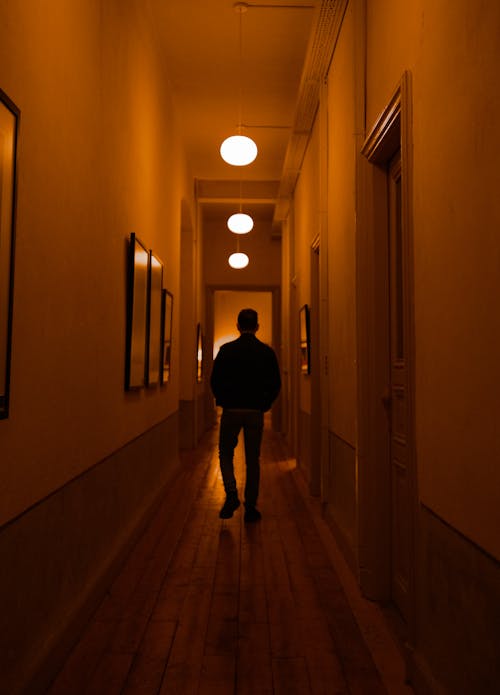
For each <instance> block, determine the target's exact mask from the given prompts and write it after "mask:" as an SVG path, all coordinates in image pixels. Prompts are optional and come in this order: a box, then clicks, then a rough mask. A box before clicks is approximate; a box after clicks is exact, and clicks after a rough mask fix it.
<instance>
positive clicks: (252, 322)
mask: <svg viewBox="0 0 500 695" xmlns="http://www.w3.org/2000/svg"><path fill="white" fill-rule="evenodd" d="M258 318H259V317H258V315H257V312H256V311H255V309H242V310H241V311H240V313H239V314H238V330H239V331H240V333H255V332H256V331H257V330H258V328H259V321H258Z"/></svg>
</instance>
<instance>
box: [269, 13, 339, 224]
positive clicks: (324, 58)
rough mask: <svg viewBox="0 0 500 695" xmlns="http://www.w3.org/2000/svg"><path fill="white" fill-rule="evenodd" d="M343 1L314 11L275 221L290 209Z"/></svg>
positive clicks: (326, 71)
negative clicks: (314, 17) (313, 21)
mask: <svg viewBox="0 0 500 695" xmlns="http://www.w3.org/2000/svg"><path fill="white" fill-rule="evenodd" d="M347 4H348V0H322V1H321V3H320V6H319V7H318V10H317V14H316V19H315V26H314V28H313V31H312V34H311V40H310V42H309V48H308V51H307V56H306V61H305V64H304V70H303V73H302V79H301V84H300V89H299V97H298V101H297V108H296V111H295V116H294V120H293V128H292V133H291V136H290V140H289V141H288V147H287V151H286V155H285V162H284V165H283V172H282V177H281V183H280V189H279V194H278V202H277V204H276V208H275V216H274V219H275V221H276V222H278V221H283V220H285V219H286V217H287V215H288V212H289V209H290V200H291V198H292V195H293V192H294V189H295V186H296V184H297V179H298V177H299V174H300V170H301V167H302V161H303V159H304V155H305V152H306V149H307V144H308V142H309V138H310V135H311V131H312V128H313V125H314V120H315V118H316V113H317V110H318V105H319V95H320V88H321V85H322V83H323V82H325V80H326V78H327V75H328V70H329V68H330V63H331V61H332V57H333V53H334V51H335V46H336V43H337V39H338V37H339V34H340V28H341V26H342V21H343V19H344V14H345V11H346V8H347Z"/></svg>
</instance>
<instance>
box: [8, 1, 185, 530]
mask: <svg viewBox="0 0 500 695" xmlns="http://www.w3.org/2000/svg"><path fill="white" fill-rule="evenodd" d="M143 12H144V9H143V4H142V3H140V2H127V3H122V2H119V1H118V0H116V1H115V2H113V1H110V0H107V1H106V2H102V3H101V2H98V1H97V0H94V1H92V0H85V2H83V1H82V2H77V1H75V2H72V3H67V2H62V1H61V2H55V1H54V2H52V3H51V4H50V9H48V8H47V7H46V6H45V5H43V4H41V3H39V2H35V1H31V2H25V3H3V4H2V8H1V10H0V87H1V88H2V89H3V90H4V91H5V92H6V93H7V94H8V95H9V96H10V98H11V99H12V100H13V101H14V102H15V103H16V104H17V106H18V107H19V108H20V110H21V129H20V140H19V186H18V214H17V230H16V265H15V293H14V321H13V344H12V350H13V354H12V371H11V409H10V416H9V419H8V420H5V421H1V422H0V438H1V450H2V500H1V504H0V509H1V512H0V513H1V517H0V523H1V522H4V521H6V520H8V519H9V518H11V517H13V516H14V515H16V514H18V513H20V512H21V511H22V510H23V509H25V508H26V507H28V506H29V505H31V504H33V503H35V502H36V501H37V500H39V499H41V498H43V497H44V496H45V495H47V494H48V493H50V492H51V491H52V490H54V489H56V488H58V487H59V486H60V485H62V484H63V483H65V482H66V481H67V480H69V479H71V478H72V477H74V476H75V475H77V474H79V473H81V472H82V471H84V470H86V469H87V468H88V467H90V466H91V465H93V464H94V463H96V462H97V461H99V460H101V459H102V458H103V457H105V456H107V455H108V454H110V453H112V452H113V451H115V450H117V449H118V448H120V447H121V446H123V445H124V444H125V443H126V442H128V441H130V440H132V439H133V438H134V437H136V436H138V435H139V434H140V433H142V432H144V431H146V430H147V429H149V428H150V427H152V426H153V425H154V424H155V423H157V422H159V421H161V420H162V419H164V418H166V417H167V416H168V415H169V414H171V413H173V412H174V411H175V410H176V409H177V402H178V369H177V368H176V363H177V362H178V342H177V341H176V340H175V331H176V330H177V328H176V327H177V325H178V318H177V316H175V310H176V308H177V307H176V305H175V304H174V318H175V326H174V365H173V370H172V381H171V383H169V385H168V386H167V387H165V388H162V389H160V388H152V389H150V390H148V391H147V392H146V391H143V392H141V393H139V394H126V393H125V392H124V387H123V384H124V359H125V358H124V356H125V290H126V274H125V260H126V240H127V238H128V237H129V234H130V232H132V231H133V232H135V233H136V234H137V235H138V237H139V238H140V239H141V240H142V241H143V242H144V243H145V244H146V246H147V247H148V248H153V249H154V250H155V251H156V253H157V254H158V255H159V256H160V258H162V260H163V261H164V263H165V276H164V277H165V280H164V282H165V285H166V286H167V287H168V288H169V289H170V290H171V291H172V292H173V293H174V297H175V299H177V297H178V287H179V233H180V200H181V198H182V196H183V192H184V190H187V187H186V184H185V175H184V167H183V161H182V157H181V152H180V151H179V145H178V144H177V143H178V139H177V138H176V124H175V117H174V109H173V106H172V103H171V100H170V97H169V94H168V89H167V86H166V85H167V81H166V78H165V73H164V71H163V66H162V64H161V60H160V57H159V55H158V54H157V53H156V51H155V46H154V41H153V35H152V33H151V30H147V29H146V23H145V21H144V19H145V18H144V16H143V14H142V13H143Z"/></svg>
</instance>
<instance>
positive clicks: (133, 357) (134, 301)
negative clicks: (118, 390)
mask: <svg viewBox="0 0 500 695" xmlns="http://www.w3.org/2000/svg"><path fill="white" fill-rule="evenodd" d="M148 272H149V253H148V251H147V249H146V247H145V246H144V244H142V243H141V242H140V241H139V239H138V238H137V237H136V235H135V234H134V233H133V232H132V234H131V235H130V242H129V253H128V268H127V276H128V277H127V331H126V350H125V388H126V389H127V390H130V389H138V388H141V387H142V386H144V383H145V375H146V357H147V355H146V350H147V346H148V340H147V329H148V325H147V320H148Z"/></svg>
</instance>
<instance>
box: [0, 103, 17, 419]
mask: <svg viewBox="0 0 500 695" xmlns="http://www.w3.org/2000/svg"><path fill="white" fill-rule="evenodd" d="M18 127H19V109H18V108H17V106H15V104H14V103H13V102H12V101H11V100H10V99H9V98H8V97H7V95H6V94H4V92H2V91H1V90H0V418H2V419H4V418H6V417H8V415H9V385H10V358H11V338H12V311H13V288H14V237H15V217H16V215H15V212H16V152H17V133H18Z"/></svg>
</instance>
